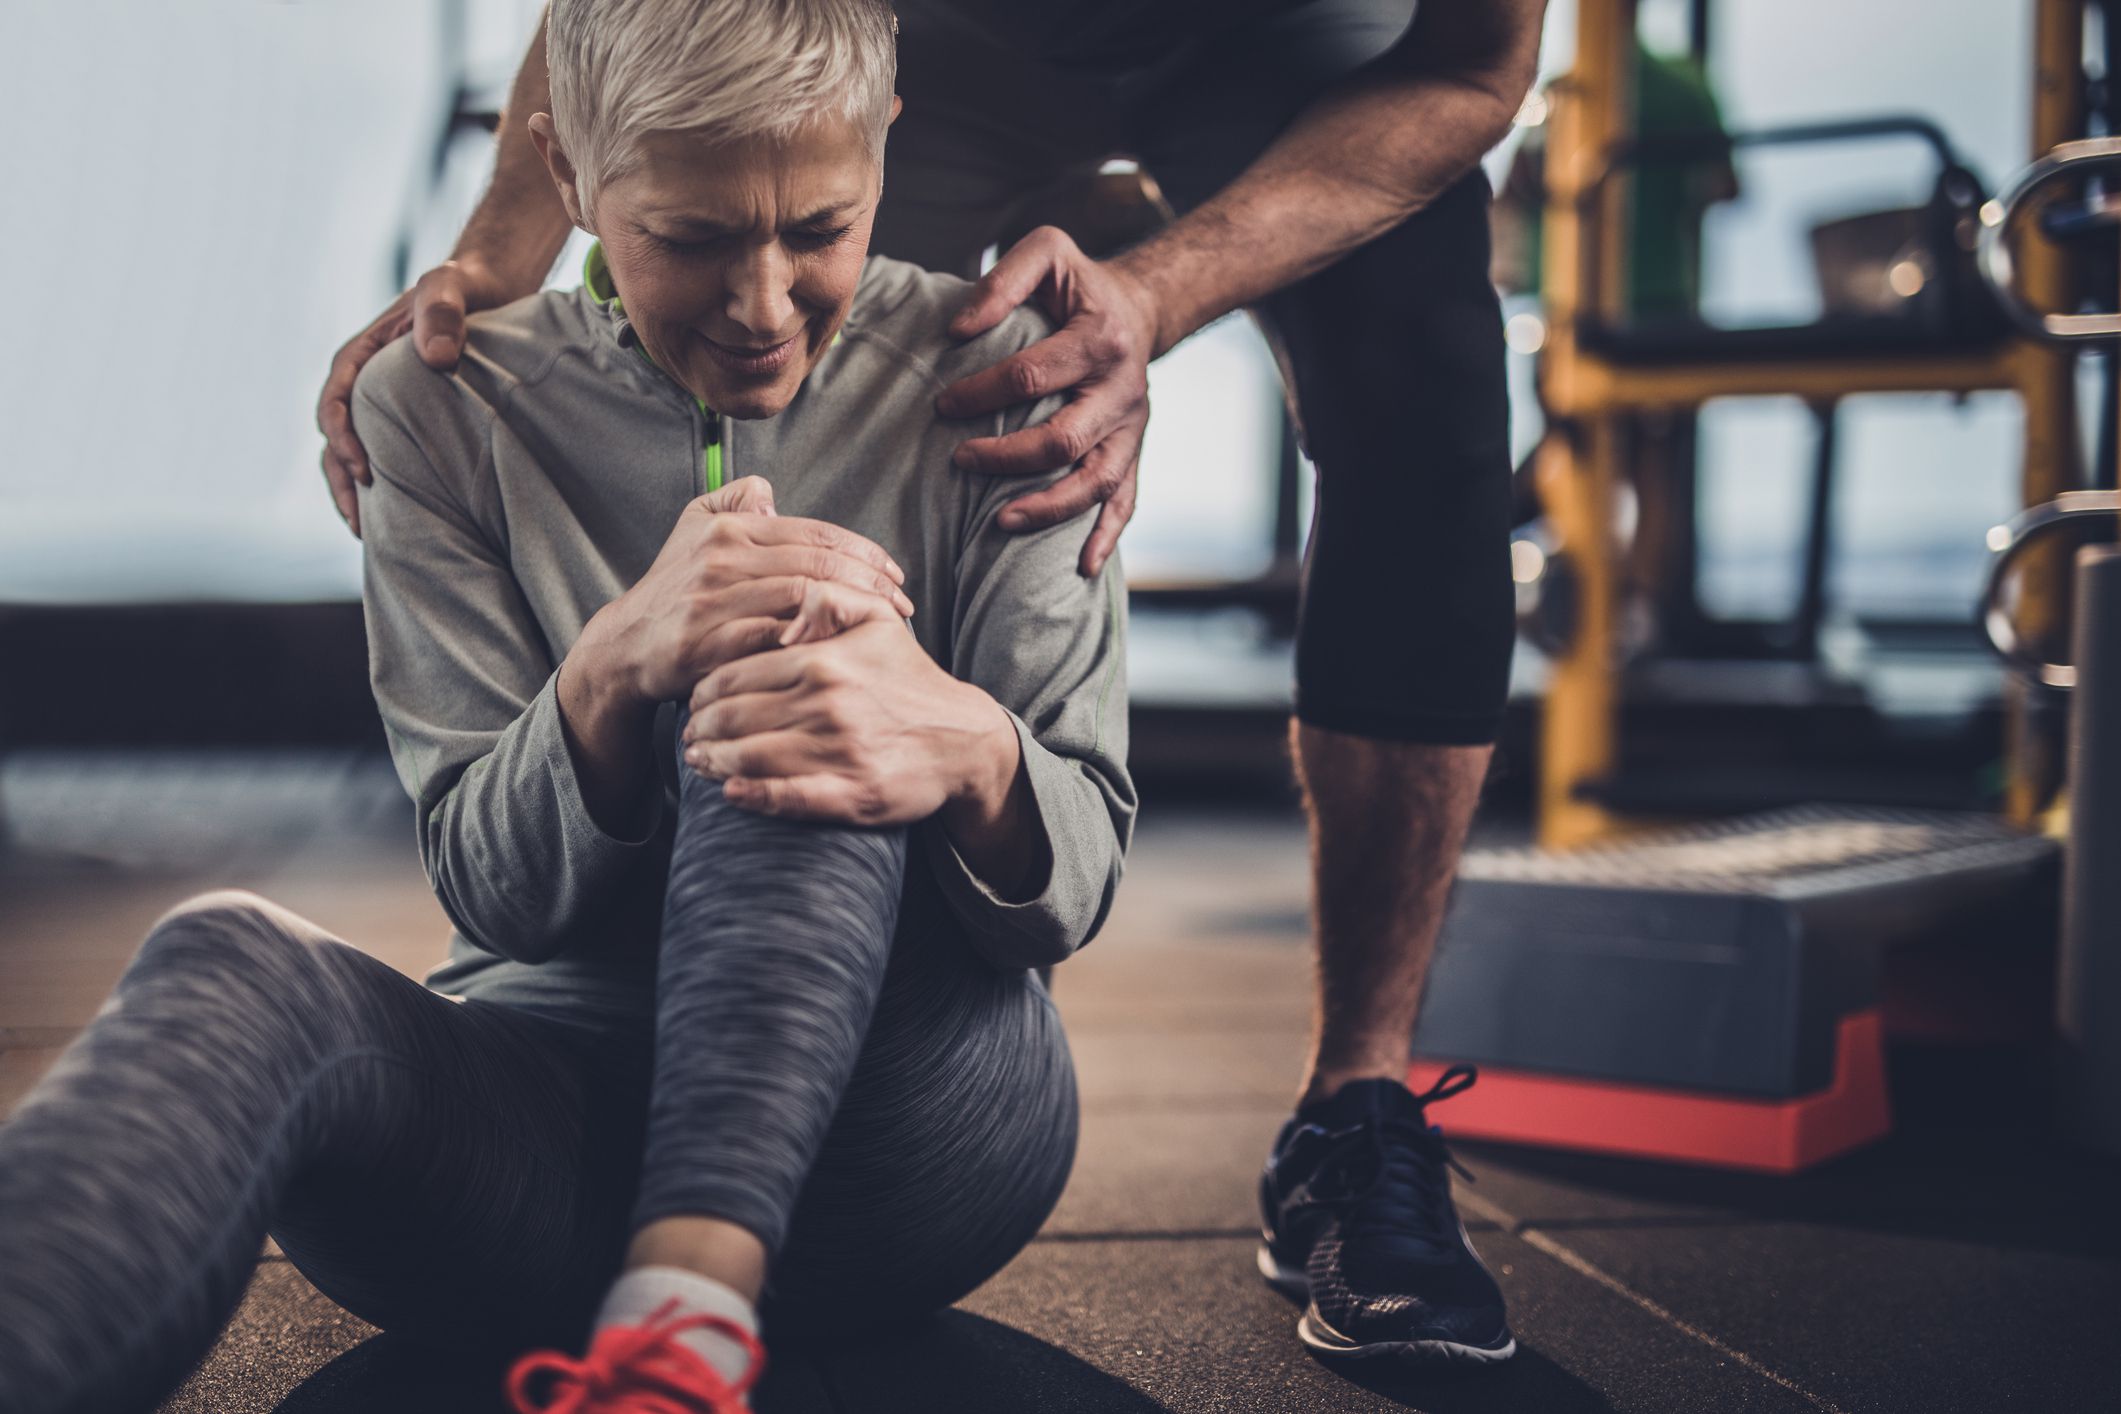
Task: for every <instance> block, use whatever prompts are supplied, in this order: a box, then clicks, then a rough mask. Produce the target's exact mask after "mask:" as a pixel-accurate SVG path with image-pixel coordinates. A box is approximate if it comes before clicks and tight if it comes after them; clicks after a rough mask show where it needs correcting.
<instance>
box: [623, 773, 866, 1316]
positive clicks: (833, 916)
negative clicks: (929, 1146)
mask: <svg viewBox="0 0 2121 1414" xmlns="http://www.w3.org/2000/svg"><path fill="white" fill-rule="evenodd" d="M679 781H680V785H679V792H678V823H677V832H676V838H675V840H674V842H673V845H672V850H671V864H670V879H669V885H668V891H667V895H666V903H665V907H664V913H663V937H662V947H661V953H660V960H659V964H658V973H657V979H656V1027H655V1030H656V1038H655V1079H654V1087H653V1098H652V1100H651V1102H650V1110H649V1125H648V1138H647V1145H646V1156H645V1159H644V1161H643V1164H642V1169H641V1186H640V1193H639V1197H638V1199H637V1201H636V1204H635V1207H634V1225H635V1228H636V1232H637V1235H636V1237H635V1239H634V1242H633V1244H632V1246H631V1248H630V1249H629V1251H628V1265H629V1266H644V1265H664V1266H684V1267H689V1268H691V1269H693V1270H695V1271H700V1272H702V1273H704V1274H705V1275H708V1276H711V1277H714V1278H716V1279H717V1280H720V1281H722V1282H724V1283H726V1284H728V1285H730V1286H732V1287H735V1288H736V1289H737V1290H738V1291H740V1292H741V1293H742V1294H743V1295H745V1296H747V1297H750V1298H753V1299H756V1297H757V1295H758V1290H759V1282H760V1279H761V1277H762V1276H763V1273H764V1270H765V1268H766V1266H767V1265H768V1264H770V1262H771V1260H772V1257H773V1254H774V1253H775V1252H776V1251H778V1249H779V1247H780V1245H781V1242H782V1240H783V1238H784V1236H785V1234H786V1232H787V1228H788V1220H789V1214H790V1213H791V1212H792V1210H793V1209H794V1207H795V1202H796V1198H797V1195H798V1194H799V1193H800V1191H801V1189H802V1187H803V1183H804V1181H805V1179H806V1178H807V1177H808V1176H809V1173H810V1169H811V1166H812V1164H813V1163H814V1162H815V1160H816V1158H817V1153H818V1149H819V1146H820V1145H821V1144H822V1143H823V1141H824V1137H825V1132H826V1130H827V1128H828V1127H829V1126H830V1125H831V1123H832V1118H833V1115H834V1113H835V1111H836V1110H837V1109H838V1108H839V1104H840V1096H841V1094H842V1092H843V1091H844V1090H845V1089H846V1087H847V1082H848V1079H849V1077H850V1076H851V1075H852V1074H853V1071H854V1066H855V1060H856V1057H857V1056H858V1055H859V1054H860V1052H861V1048H862V1041H863V1038H864V1037H865V1036H866V1035H867V1033H868V1030H869V1022H870V1017H871V1015H872V1014H873V1013H874V1011H875V1010H876V1005H877V997H878V994H879V992H880V991H881V990H882V987H883V983H884V972H885V967H886V964H887V963H888V961H889V959H890V955H891V939H892V935H893V931H894V929H895V927H896V923H897V919H898V910H899V894H900V890H901V888H902V886H903V882H904V878H905V870H906V832H905V831H904V830H903V829H861V828H854V827H843V826H833V825H819V824H808V823H802V822H797V821H788V820H777V819H773V818H771V817H768V816H763V815H758V814H753V813H750V812H746V811H743V810H739V809H737V808H736V807H735V806H733V805H730V804H729V803H728V802H727V800H725V799H724V798H723V795H722V788H721V786H720V784H718V783H716V782H712V781H708V780H706V779H704V778H702V777H701V776H699V775H698V774H697V773H696V772H694V771H693V770H692V769H691V768H690V767H686V766H683V765H682V764H681V765H680V770H679Z"/></svg>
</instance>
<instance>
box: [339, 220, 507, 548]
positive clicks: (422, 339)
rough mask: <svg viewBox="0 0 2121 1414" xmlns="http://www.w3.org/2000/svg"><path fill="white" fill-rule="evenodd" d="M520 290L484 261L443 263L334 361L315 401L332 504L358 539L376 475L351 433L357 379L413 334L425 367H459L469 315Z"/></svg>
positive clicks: (392, 304)
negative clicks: (362, 491) (367, 491)
mask: <svg viewBox="0 0 2121 1414" xmlns="http://www.w3.org/2000/svg"><path fill="white" fill-rule="evenodd" d="M518 293H520V292H519V291H513V290H509V289H504V288H503V287H502V284H501V282H500V281H499V280H498V279H497V278H495V277H494V276H493V275H492V274H490V273H489V272H488V271H487V269H486V266H485V265H484V264H483V263H482V262H480V261H477V260H474V259H470V258H464V259H458V260H446V261H444V262H442V264H440V265H438V266H436V267H435V268H434V269H432V270H430V271H428V272H427V273H426V274H425V275H422V276H421V277H420V278H419V280H418V281H417V282H416V283H415V284H414V285H413V287H412V288H411V289H409V290H407V291H406V292H405V293H404V294H402V295H399V296H398V297H397V298H396V299H394V300H392V301H391V302H390V307H389V308H387V309H385V310H384V311H383V312H382V313H381V314H379V315H377V316H376V318H375V321H374V322H373V323H371V324H370V325H369V326H368V327H367V328H366V329H363V330H362V331H361V332H360V333H358V334H356V335H354V336H353V337H352V338H351V339H348V340H347V341H346V342H345V343H344V344H342V345H341V346H340V348H339V351H338V353H336V354H334V355H333V356H332V360H331V371H330V373H329V374H328V375H327V376H326V377H325V379H324V391H323V392H322V393H320V394H319V395H318V397H317V430H318V431H319V432H322V433H323V434H324V453H323V456H322V457H321V458H320V461H321V462H322V465H323V468H324V480H325V482H326V484H328V485H329V486H330V488H331V499H332V504H333V505H335V506H337V507H338V508H339V518H340V519H341V520H343V521H345V522H346V528H347V529H348V530H351V531H352V532H353V533H354V535H355V536H356V537H358V536H359V535H360V533H361V507H360V502H359V500H358V498H357V497H356V495H355V492H354V486H355V484H356V483H358V484H360V485H362V486H366V485H368V484H369V483H370V480H371V473H370V471H369V468H368V453H367V451H366V450H365V449H364V448H363V447H362V446H361V439H360V438H359V437H358V436H356V435H355V434H354V426H353V390H354V380H355V379H357V378H358V377H360V374H361V370H362V368H363V367H365V366H366V365H367V363H368V361H369V360H370V359H372V358H374V357H375V356H376V355H377V354H378V353H381V352H382V351H383V347H384V346H385V345H386V344H388V343H390V342H391V341H392V340H394V339H398V338H401V337H403V336H404V335H405V334H406V333H408V332H409V333H410V334H411V335H412V340H413V348H414V350H415V351H416V352H418V354H419V355H420V359H421V361H422V362H423V363H425V364H427V366H428V367H430V368H435V369H439V370H441V371H443V372H447V371H448V370H450V369H452V368H455V367H456V366H457V360H458V359H459V358H461V357H463V354H464V320H465V317H466V316H467V315H469V314H472V313H474V312H476V311H478V310H481V309H493V308H495V307H497V306H499V305H503V304H506V303H508V301H509V300H511V299H513V298H515V297H516V295H517V294H518Z"/></svg>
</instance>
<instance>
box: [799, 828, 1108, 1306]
mask: <svg viewBox="0 0 2121 1414" xmlns="http://www.w3.org/2000/svg"><path fill="white" fill-rule="evenodd" d="M1076 1121H1077V1106H1076V1090H1075V1069H1074V1065H1073V1062H1072V1060H1071V1058H1070V1056H1069V1053H1068V1042H1067V1037H1066V1033H1065V1032H1064V1031H1063V1029H1062V1027H1061V1021H1060V1016H1059V1013H1058V1012H1057V1011H1056V1010H1055V1008H1054V1005H1053V1002H1052V1000H1051V999H1050V997H1049V996H1048V995H1047V993H1046V989H1045V987H1044V985H1043V984H1042V983H1041V982H1040V981H1039V979H1038V977H1037V975H1036V974H1035V973H1032V972H1000V971H997V970H995V969H994V968H993V967H992V966H991V965H989V964H988V963H986V962H985V961H983V960H982V959H981V958H980V957H979V956H978V955H977V954H976V953H974V952H973V951H972V950H971V948H970V946H969V945H968V944H967V943H966V941H965V937H964V933H963V930H962V928H961V927H960V926H959V925H958V923H957V921H956V919H955V916H954V915H953V914H952V913H951V911H950V907H949V905H948V903H947V902H945V901H944V899H943V897H942V894H941V892H940V890H939V889H938V887H937V886H936V884H935V882H934V880H933V878H932V876H931V875H929V874H928V872H927V870H926V868H925V867H924V866H923V865H921V864H918V863H917V864H916V865H915V867H914V870H913V874H912V877H911V878H910V879H909V880H908V881H907V889H906V895H905V903H904V906H903V909H902V911H901V914H900V921H899V935H898V941H897V945H896V948H895V950H894V952H893V954H892V958H891V970H890V973H889V975H888V976H887V977H886V979H885V982H884V992H883V997H882V999H881V1000H880V1001H879V1003H878V1006H877V1011H876V1018H875V1021H874V1022H873V1023H872V1025H871V1026H870V1030H869V1040H868V1043H867V1045H865V1046H864V1048H863V1050H862V1057H861V1061H860V1063H859V1064H858V1065H857V1066H856V1067H855V1073H854V1078H853V1080H852V1081H851V1082H850V1083H849V1085H848V1087H847V1091H846V1094H845V1096H844V1097H843V1099H842V1100H841V1103H840V1109H839V1113H838V1115H837V1116H836V1117H835V1118H834V1121H833V1125H832V1130H831V1133H830V1134H829V1135H828V1136H827V1138H826V1140H825V1145H824V1149H823V1151H822V1152H821V1153H820V1154H819V1155H818V1160H817V1164H816V1166H815V1167H814V1168H813V1170H812V1172H811V1175H810V1181H809V1183H808V1185H807V1186H806V1187H805V1189H804V1191H803V1197H802V1201H801V1203H800V1204H799V1205H798V1207H797V1209H796V1213H795V1220H794V1223H793V1224H792V1226H791V1229H790V1232H789V1236H788V1242H787V1245H786V1248H785V1250H784V1251H783V1253H782V1256H781V1260H780V1262H779V1263H778V1264H777V1265H776V1267H775V1269H774V1273H773V1279H772V1282H771V1284H770V1287H769V1290H768V1293H767V1306H768V1310H769V1315H770V1316H771V1317H772V1319H773V1320H775V1321H776V1322H777V1323H780V1324H782V1325H783V1326H785V1325H786V1324H787V1323H789V1322H791V1321H793V1322H796V1323H798V1324H800V1325H803V1326H806V1327H811V1328H825V1329H830V1330H834V1331H844V1330H848V1329H851V1328H857V1327H863V1326H878V1325H887V1324H893V1323H897V1322H901V1321H905V1320H909V1319H913V1318H917V1317H920V1316H923V1315H925V1314H926V1313H928V1312H929V1311H932V1310H935V1309H937V1308H939V1307H942V1306H946V1305H948V1304H950V1303H951V1302H953V1301H955V1300H957V1299H958V1298H959V1297H961V1296H964V1295H965V1294H966V1293H968V1292H970V1291H971V1290H973V1289H974V1288H975V1287H977V1286H978V1285H980V1283H982V1282H984V1281H985V1280H987V1278H988V1277H990V1276H992V1275H994V1273H995V1272H997V1271H999V1270H1000V1269H1001V1268H1002V1267H1003V1266H1004V1265H1006V1264H1007V1263H1008V1262H1009V1261H1010V1260H1011V1259H1012V1258H1014V1257H1015V1256H1016V1254H1017V1253H1018V1252H1019V1251H1021V1250H1022V1249H1023V1247H1024V1244H1026V1243H1027V1242H1029V1241H1030V1240H1031V1238H1032V1237H1033V1236H1034V1235H1035V1234H1036V1233H1037V1231H1038V1229H1039V1227H1040V1225H1041V1224H1042V1223H1043V1222H1044V1221H1045V1219H1046V1216H1047V1214H1049V1213H1050V1212H1051V1211H1052V1210H1053V1205H1054V1204H1055V1203H1056V1202H1058V1201H1059V1199H1060V1195H1061V1190H1062V1189H1063V1188H1064V1187H1065V1186H1066V1184H1067V1180H1068V1173H1069V1169H1070V1167H1071V1166H1072V1164H1073V1162H1074V1158H1075V1141H1076Z"/></svg>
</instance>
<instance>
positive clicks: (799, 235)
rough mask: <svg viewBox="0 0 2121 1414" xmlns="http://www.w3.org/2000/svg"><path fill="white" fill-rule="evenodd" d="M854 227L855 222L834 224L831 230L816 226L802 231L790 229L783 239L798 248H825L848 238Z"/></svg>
mask: <svg viewBox="0 0 2121 1414" xmlns="http://www.w3.org/2000/svg"><path fill="white" fill-rule="evenodd" d="M853 229H854V224H853V223H852V222H849V223H848V224H846V225H844V226H834V227H832V228H831V229H829V230H819V229H817V228H816V227H811V228H809V229H805V230H800V231H789V232H788V233H787V234H785V235H784V236H783V237H782V239H783V240H785V241H787V242H788V244H789V245H791V246H793V247H795V248H796V249H797V250H823V249H825V248H826V247H827V246H832V245H837V244H839V243H840V242H841V241H842V240H844V239H846V236H847V233H848V232H849V231H851V230H853Z"/></svg>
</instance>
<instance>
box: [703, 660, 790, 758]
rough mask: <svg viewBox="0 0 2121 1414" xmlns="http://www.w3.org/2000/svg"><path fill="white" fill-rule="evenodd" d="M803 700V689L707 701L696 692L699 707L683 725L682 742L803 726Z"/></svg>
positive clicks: (737, 737) (732, 695)
mask: <svg viewBox="0 0 2121 1414" xmlns="http://www.w3.org/2000/svg"><path fill="white" fill-rule="evenodd" d="M764 656H766V657H768V658H771V657H775V656H778V655H775V654H767V655H764ZM801 703H802V694H801V693H798V692H792V691H787V690H779V689H763V690H760V691H756V692H736V693H727V694H724V695H722V696H719V697H713V698H709V699H708V700H706V701H705V702H702V701H701V700H700V699H699V697H698V696H695V697H694V698H693V705H694V708H695V710H694V711H693V714H692V715H691V716H690V717H689V718H687V719H686V721H685V724H684V725H683V726H682V727H680V728H679V730H678V743H679V745H681V746H692V745H694V744H695V743H701V742H715V741H738V740H741V739H742V738H745V737H752V736H758V735H759V734H761V733H763V732H775V731H795V730H799V729H801V728H803V727H804V726H805V725H806V724H805V723H803V722H801V721H800V720H799V718H800V717H801V715H802V706H801Z"/></svg>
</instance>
